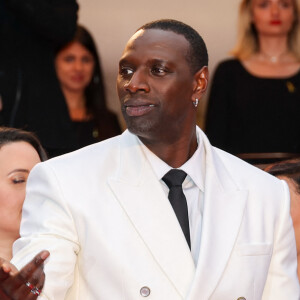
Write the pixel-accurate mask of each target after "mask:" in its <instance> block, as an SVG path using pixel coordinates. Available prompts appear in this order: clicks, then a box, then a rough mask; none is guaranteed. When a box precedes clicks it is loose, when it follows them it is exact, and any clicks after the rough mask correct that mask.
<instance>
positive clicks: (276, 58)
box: [260, 50, 288, 64]
mask: <svg viewBox="0 0 300 300" xmlns="http://www.w3.org/2000/svg"><path fill="white" fill-rule="evenodd" d="M260 53H261V54H262V56H263V57H264V58H265V59H267V60H268V61H269V62H271V63H272V64H276V63H278V62H279V59H280V58H281V57H283V56H284V55H285V54H286V53H288V51H287V50H285V51H283V52H281V53H279V54H277V55H271V54H268V53H266V52H263V51H260Z"/></svg>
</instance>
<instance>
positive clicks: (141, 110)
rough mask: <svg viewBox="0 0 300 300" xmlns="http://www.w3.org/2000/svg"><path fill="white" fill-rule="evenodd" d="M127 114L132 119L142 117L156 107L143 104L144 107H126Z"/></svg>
mask: <svg viewBox="0 0 300 300" xmlns="http://www.w3.org/2000/svg"><path fill="white" fill-rule="evenodd" d="M124 106H125V111H126V114H127V115H128V116H130V117H140V116H143V115H145V114H147V113H149V112H150V111H152V110H153V109H154V107H155V105H154V104H143V105H126V104H125V105H124Z"/></svg>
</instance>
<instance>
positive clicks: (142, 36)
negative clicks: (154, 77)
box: [123, 28, 189, 54]
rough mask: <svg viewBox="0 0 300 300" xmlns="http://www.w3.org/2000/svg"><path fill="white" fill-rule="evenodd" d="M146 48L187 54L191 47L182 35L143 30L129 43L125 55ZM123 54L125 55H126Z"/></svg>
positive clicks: (160, 30)
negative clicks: (130, 51)
mask: <svg viewBox="0 0 300 300" xmlns="http://www.w3.org/2000/svg"><path fill="white" fill-rule="evenodd" d="M143 46H146V47H147V49H149V48H152V49H161V50H163V49H169V48H172V49H173V50H174V51H176V50H180V51H183V50H185V51H184V52H186V50H187V48H188V47H189V43H188V41H187V40H186V39H185V37H184V36H183V35H181V34H177V33H175V32H173V31H166V30H162V29H157V28H155V29H146V30H144V29H141V30H139V31H137V32H136V33H135V34H134V35H133V36H132V37H131V38H130V39H129V41H128V42H127V44H126V47H125V49H124V53H125V52H126V51H129V50H135V49H136V48H137V47H143ZM124 53H123V54H124Z"/></svg>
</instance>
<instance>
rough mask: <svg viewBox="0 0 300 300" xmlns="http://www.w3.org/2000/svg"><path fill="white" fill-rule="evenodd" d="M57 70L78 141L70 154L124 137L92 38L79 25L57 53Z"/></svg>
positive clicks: (71, 148) (72, 146)
mask: <svg viewBox="0 0 300 300" xmlns="http://www.w3.org/2000/svg"><path fill="white" fill-rule="evenodd" d="M55 68H56V72H57V77H58V80H59V83H60V86H61V89H62V91H63V94H64V97H65V100H66V104H67V107H68V112H69V117H68V119H69V121H70V125H71V127H72V130H73V132H74V135H75V136H76V141H75V142H74V144H73V145H71V147H70V149H67V150H69V151H71V150H76V149H78V148H81V147H83V146H86V145H89V144H92V143H95V142H98V141H101V140H104V139H107V138H110V137H113V136H115V135H118V134H120V133H121V128H120V125H119V122H118V119H117V117H116V115H115V114H113V113H112V112H110V111H109V110H108V108H107V106H106V96H105V88H104V80H103V75H102V69H101V64H100V59H99V56H98V52H97V48H96V45H95V42H94V40H93V38H92V36H91V34H90V33H89V32H88V31H87V30H86V29H85V28H84V27H83V26H80V25H78V26H77V30H76V33H75V36H74V38H73V39H72V41H71V42H69V43H67V44H66V45H63V46H62V47H60V48H59V49H57V51H56V56H55Z"/></svg>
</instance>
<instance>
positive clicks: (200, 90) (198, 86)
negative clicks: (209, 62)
mask: <svg viewBox="0 0 300 300" xmlns="http://www.w3.org/2000/svg"><path fill="white" fill-rule="evenodd" d="M208 76H209V74H208V68H207V66H204V67H202V69H200V70H199V71H198V72H197V73H196V74H195V75H194V93H193V97H192V101H193V102H194V101H196V99H198V100H200V99H201V97H202V95H203V94H204V92H205V91H206V89H207V85H208Z"/></svg>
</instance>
